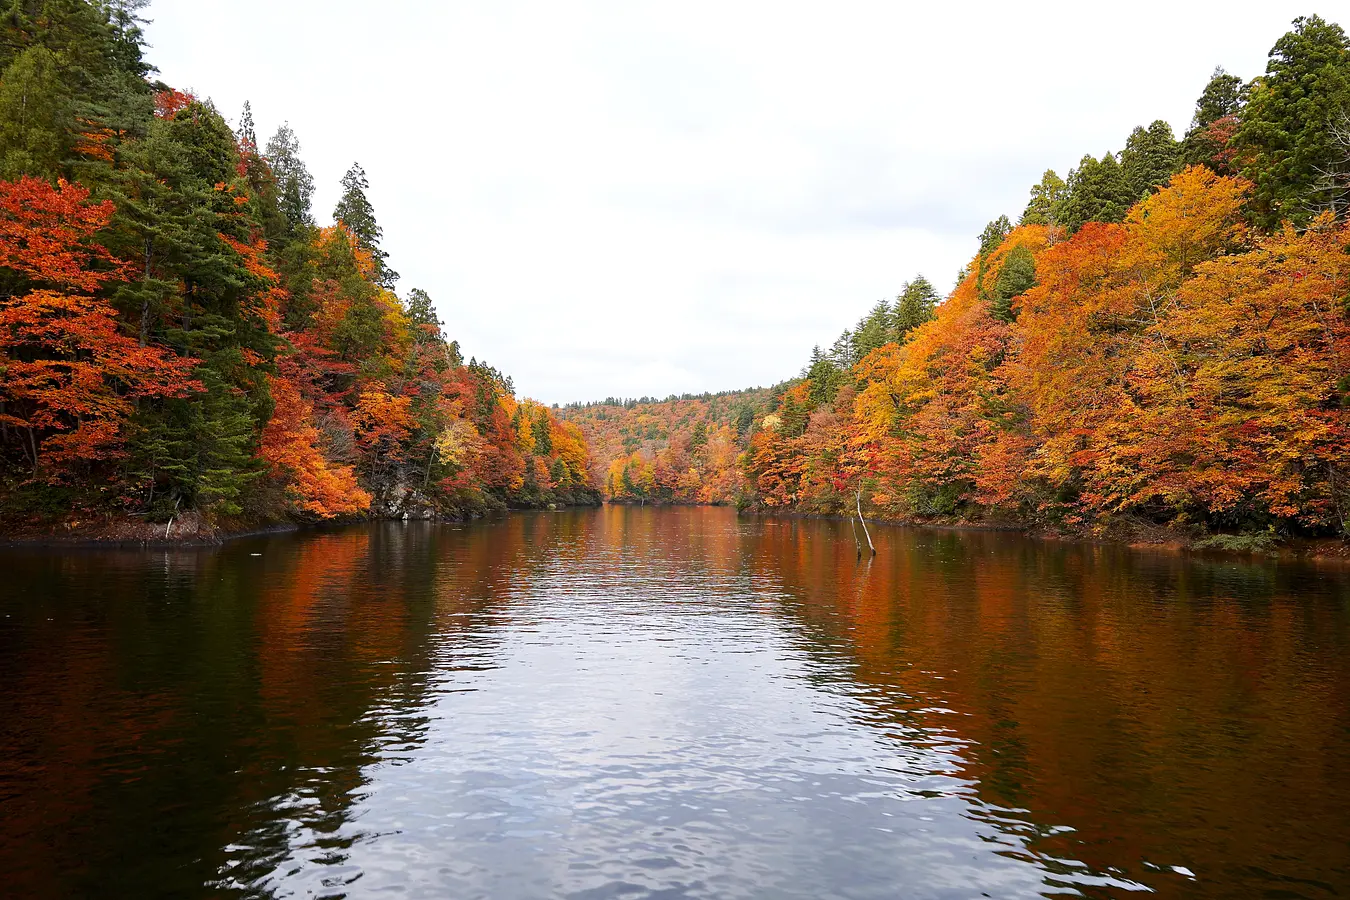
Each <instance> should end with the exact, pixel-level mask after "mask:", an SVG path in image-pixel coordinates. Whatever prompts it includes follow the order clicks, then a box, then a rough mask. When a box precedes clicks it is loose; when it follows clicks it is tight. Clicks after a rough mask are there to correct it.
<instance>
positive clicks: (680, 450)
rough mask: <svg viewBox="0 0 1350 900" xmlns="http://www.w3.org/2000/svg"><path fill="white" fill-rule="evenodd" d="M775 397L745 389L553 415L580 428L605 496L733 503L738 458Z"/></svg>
mask: <svg viewBox="0 0 1350 900" xmlns="http://www.w3.org/2000/svg"><path fill="white" fill-rule="evenodd" d="M775 403H776V396H775V393H774V391H773V390H771V389H765V388H752V389H750V390H745V391H728V392H725V393H718V394H697V395H689V394H686V395H684V396H680V397H675V396H672V397H667V398H666V399H665V400H657V399H656V398H654V397H642V398H640V399H637V400H620V399H616V398H614V397H610V398H608V399H606V400H604V401H603V402H600V403H574V404H570V405H568V406H566V407H564V408H563V409H562V410H561V412H560V415H561V417H562V418H563V419H564V420H565V421H567V422H569V423H575V424H576V425H578V426H580V428H581V430H582V432H583V433H584V434H585V436H586V440H587V442H588V444H589V445H590V448H591V452H592V457H593V459H594V477H595V481H596V483H598V484H600V485H601V486H602V489H603V490H604V493H605V496H606V497H607V498H609V499H610V500H614V501H618V502H623V503H646V502H654V503H710V504H724V503H734V502H735V501H736V499H737V497H738V496H740V494H741V476H740V471H739V469H738V457H739V455H740V453H741V450H742V449H743V446H744V444H745V441H746V439H747V438H748V437H749V434H750V431H751V428H752V426H753V425H754V424H755V423H756V422H757V421H759V420H760V419H761V418H762V417H763V416H764V415H765V414H766V413H767V412H768V411H769V410H770V409H772V408H773V406H774V405H775Z"/></svg>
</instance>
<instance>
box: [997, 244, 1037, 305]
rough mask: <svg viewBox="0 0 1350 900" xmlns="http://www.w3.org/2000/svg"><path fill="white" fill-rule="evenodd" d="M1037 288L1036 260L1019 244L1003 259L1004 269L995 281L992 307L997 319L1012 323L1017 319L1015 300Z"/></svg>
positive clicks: (1000, 270)
mask: <svg viewBox="0 0 1350 900" xmlns="http://www.w3.org/2000/svg"><path fill="white" fill-rule="evenodd" d="M1035 286H1036V258H1035V256H1034V255H1032V252H1031V251H1030V250H1028V249H1027V248H1026V247H1024V246H1022V245H1021V244H1018V245H1017V246H1015V247H1013V248H1012V249H1011V250H1009V251H1008V253H1007V255H1006V256H1004V257H1003V267H1002V268H1001V269H999V272H998V278H996V279H995V280H994V292H993V296H992V298H991V301H992V302H991V307H992V310H993V313H994V316H995V317H996V318H999V319H1002V320H1003V321H1005V322H1011V321H1012V320H1013V319H1015V318H1017V316H1016V313H1015V312H1014V310H1013V308H1012V301H1013V298H1015V297H1019V296H1021V295H1022V294H1024V293H1026V292H1027V291H1029V290H1031V288H1033V287H1035Z"/></svg>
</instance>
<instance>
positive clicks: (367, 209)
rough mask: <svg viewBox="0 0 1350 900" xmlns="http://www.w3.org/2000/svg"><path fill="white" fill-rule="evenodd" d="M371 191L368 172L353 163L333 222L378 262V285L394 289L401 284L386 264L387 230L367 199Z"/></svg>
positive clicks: (346, 176) (345, 177)
mask: <svg viewBox="0 0 1350 900" xmlns="http://www.w3.org/2000/svg"><path fill="white" fill-rule="evenodd" d="M369 189H370V182H369V181H368V180H367V179H366V171H365V169H363V168H361V165H360V163H353V164H352V167H351V168H350V169H348V170H347V174H346V175H344V176H342V199H341V200H339V201H338V205H337V208H336V209H334V210H333V218H334V219H335V220H337V221H339V222H341V223H342V224H343V225H345V226H346V227H347V228H348V229H350V230H351V232H352V234H354V235H356V240H357V243H359V244H360V245H361V246H362V247H364V248H365V249H367V250H369V251H370V254H371V256H373V257H374V258H375V275H376V281H377V282H378V283H379V284H380V285H382V286H384V287H393V285H394V282H396V281H398V273H397V272H395V271H394V270H393V269H390V268H389V266H388V264H387V262H386V261H387V260H388V258H389V254H388V253H385V252H384V251H383V250H381V249H380V240H381V239H382V238H383V237H384V229H383V228H381V227H380V225H379V223H378V222H377V221H376V220H375V207H374V206H372V205H371V202H370V198H369V197H367V196H366V191H367V190H369Z"/></svg>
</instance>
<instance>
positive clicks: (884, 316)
mask: <svg viewBox="0 0 1350 900" xmlns="http://www.w3.org/2000/svg"><path fill="white" fill-rule="evenodd" d="M891 315H892V314H891V304H890V303H889V302H888V301H886V300H878V301H877V304H876V306H873V307H872V309H871V311H870V312H868V314H867V315H865V316H863V318H862V319H861V320H859V322H858V326H857V327H856V328H854V329H853V358H854V360H855V361H856V360H860V359H862V358H863V357H864V356H866V355H867V354H869V353H871V352H872V351H873V350H875V349H877V348H878V347H883V346H885V345H886V344H889V343H890V342H891V341H892V340H894V339H895V338H894V334H893V332H892V330H891Z"/></svg>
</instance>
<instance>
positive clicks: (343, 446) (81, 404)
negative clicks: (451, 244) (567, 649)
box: [0, 0, 599, 537]
mask: <svg viewBox="0 0 1350 900" xmlns="http://www.w3.org/2000/svg"><path fill="white" fill-rule="evenodd" d="M147 3H148V0H100V2H86V0H15V2H13V3H8V4H5V5H4V9H3V10H0V517H3V520H4V522H5V523H6V526H7V529H8V530H10V531H22V530H23V529H25V528H27V529H36V530H41V529H44V528H50V527H52V526H59V527H61V528H65V529H75V530H80V529H89V528H94V529H95V530H97V528H98V527H105V528H107V527H112V526H114V525H116V526H118V527H120V528H121V531H120V532H117V533H118V534H122V535H125V536H144V535H146V534H161V533H162V534H163V535H165V536H168V535H170V534H172V535H173V536H175V537H176V536H179V535H182V534H184V532H185V529H186V530H187V531H190V532H191V533H192V534H197V533H199V532H200V533H211V532H212V531H214V530H217V529H231V528H234V529H237V528H239V527H249V526H255V525H258V524H264V523H269V522H278V521H287V520H298V521H314V520H323V519H332V518H338V517H360V516H368V515H382V516H387V515H417V516H433V515H443V516H464V515H473V514H477V513H479V512H481V511H484V510H487V509H491V508H503V507H506V506H539V505H544V504H549V503H573V502H588V503H589V502H596V501H597V500H598V496H599V495H598V492H597V491H596V490H595V489H594V488H593V487H592V486H591V476H590V460H589V456H588V450H587V447H586V443H585V440H584V439H583V437H582V435H581V433H580V431H579V429H578V428H577V427H576V426H575V425H570V424H567V423H563V422H560V421H559V420H558V419H557V418H556V417H555V416H553V415H552V414H551V412H550V411H549V410H548V409H547V408H546V407H544V406H543V405H541V404H538V403H535V402H532V401H529V400H520V401H518V400H517V399H516V398H515V396H514V390H513V387H512V384H511V380H510V379H509V378H508V377H506V376H504V375H503V374H502V373H500V372H498V371H497V370H496V369H494V368H493V367H491V366H489V365H488V364H487V363H485V362H480V361H478V360H476V359H469V360H468V361H467V362H466V361H465V359H464V358H463V355H462V353H461V350H460V348H459V345H458V344H457V343H456V342H452V341H449V340H448V339H447V338H446V336H445V333H444V331H443V328H442V323H441V322H440V321H439V319H438V317H437V314H436V311H435V308H434V306H433V305H432V302H431V298H430V297H428V296H427V295H426V293H424V292H422V291H420V290H416V289H414V290H410V291H407V292H406V293H405V294H403V295H402V296H400V295H399V294H398V293H396V291H395V286H396V284H397V282H398V274H397V273H396V272H394V271H393V270H392V269H391V268H390V265H389V261H388V256H387V254H386V253H385V251H384V250H383V249H382V248H381V236H382V231H381V227H380V225H379V223H378V220H377V218H376V215H375V211H374V209H373V208H372V205H371V203H370V201H369V198H368V196H367V193H366V192H367V189H368V187H369V184H368V181H367V177H366V174H365V172H364V171H363V170H362V169H361V167H360V166H359V165H353V166H352V168H351V170H350V171H349V172H348V173H347V175H346V177H345V178H344V179H343V181H342V188H343V193H342V198H341V201H340V202H339V204H338V205H337V208H336V209H335V210H334V211H333V216H332V224H327V225H322V224H319V222H318V220H317V217H316V213H315V211H314V210H313V209H312V208H311V198H312V196H313V193H314V179H313V177H312V176H311V175H310V173H309V171H308V169H307V168H306V166H305V163H304V162H303V159H302V157H301V155H300V151H301V147H300V142H299V140H298V138H297V136H296V135H295V134H294V132H293V131H292V130H291V129H290V128H289V127H288V126H282V127H281V128H280V129H279V130H278V131H277V133H276V134H275V135H274V136H272V137H271V138H270V139H269V140H267V141H266V142H265V143H262V142H260V141H259V138H258V136H257V135H256V134H255V132H254V125H253V118H252V114H251V112H250V110H249V109H248V108H247V106H246V107H245V109H244V110H243V111H242V113H241V115H240V116H239V118H238V124H237V126H236V127H234V128H232V127H231V126H230V125H229V124H228V123H227V121H226V119H225V118H224V117H223V116H222V114H221V113H220V111H218V110H217V109H216V108H215V107H214V106H213V105H212V103H211V102H210V101H209V100H207V99H204V98H199V97H194V96H192V95H190V94H187V93H184V92H181V91H179V90H175V89H174V88H172V87H171V86H169V85H166V84H163V83H161V82H159V81H158V80H157V79H156V71H155V70H154V69H153V68H152V67H151V66H150V65H149V63H148V62H147V61H146V60H145V59H144V58H143V50H144V41H143V35H142V30H141V25H142V24H143V23H144V20H143V19H142V18H141V13H142V10H143V8H144V7H145V6H146V5H147ZM175 523H176V524H175ZM138 529H139V530H138ZM175 529H176V530H175Z"/></svg>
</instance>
